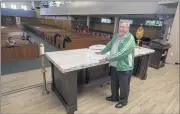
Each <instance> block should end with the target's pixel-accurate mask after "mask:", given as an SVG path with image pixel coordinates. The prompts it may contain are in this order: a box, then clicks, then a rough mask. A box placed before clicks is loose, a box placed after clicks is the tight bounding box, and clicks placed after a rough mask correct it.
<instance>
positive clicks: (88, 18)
mask: <svg viewBox="0 0 180 114" xmlns="http://www.w3.org/2000/svg"><path fill="white" fill-rule="evenodd" d="M87 26H88V31H89V27H90V16H87Z"/></svg>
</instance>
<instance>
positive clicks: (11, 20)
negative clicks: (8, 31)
mask: <svg viewBox="0 0 180 114" xmlns="http://www.w3.org/2000/svg"><path fill="white" fill-rule="evenodd" d="M1 25H2V26H10V25H16V18H15V17H14V16H1Z"/></svg>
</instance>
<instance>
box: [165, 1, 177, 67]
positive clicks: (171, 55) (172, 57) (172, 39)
mask: <svg viewBox="0 0 180 114" xmlns="http://www.w3.org/2000/svg"><path fill="white" fill-rule="evenodd" d="M179 5H180V3H179ZM179 5H178V8H177V10H176V15H175V17H174V21H173V25H172V29H171V33H170V36H169V41H168V42H169V43H171V45H172V47H171V48H170V50H169V52H168V56H167V60H166V62H167V63H173V64H174V63H175V62H178V63H179V62H180V61H179V39H180V37H179V13H180V12H179V11H180V6H179Z"/></svg>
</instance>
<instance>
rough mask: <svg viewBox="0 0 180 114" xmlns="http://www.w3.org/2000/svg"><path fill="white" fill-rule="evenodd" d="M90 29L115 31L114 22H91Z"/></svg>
mask: <svg viewBox="0 0 180 114" xmlns="http://www.w3.org/2000/svg"><path fill="white" fill-rule="evenodd" d="M90 29H93V30H99V31H104V32H113V29H114V24H106V23H91V24H90Z"/></svg>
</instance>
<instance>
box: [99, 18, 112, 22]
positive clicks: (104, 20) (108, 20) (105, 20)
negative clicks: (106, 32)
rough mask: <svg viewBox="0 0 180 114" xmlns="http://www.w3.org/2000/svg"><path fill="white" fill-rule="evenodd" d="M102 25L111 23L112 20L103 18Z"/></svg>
mask: <svg viewBox="0 0 180 114" xmlns="http://www.w3.org/2000/svg"><path fill="white" fill-rule="evenodd" d="M101 23H111V19H105V18H102V19H101Z"/></svg>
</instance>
